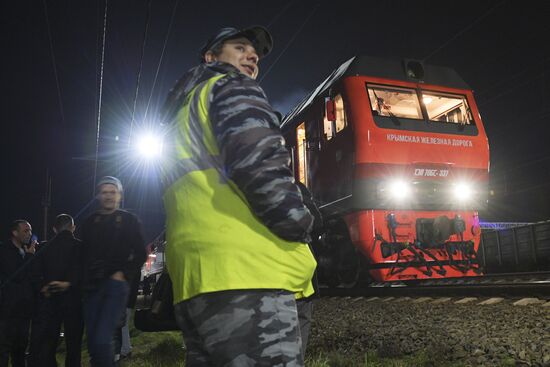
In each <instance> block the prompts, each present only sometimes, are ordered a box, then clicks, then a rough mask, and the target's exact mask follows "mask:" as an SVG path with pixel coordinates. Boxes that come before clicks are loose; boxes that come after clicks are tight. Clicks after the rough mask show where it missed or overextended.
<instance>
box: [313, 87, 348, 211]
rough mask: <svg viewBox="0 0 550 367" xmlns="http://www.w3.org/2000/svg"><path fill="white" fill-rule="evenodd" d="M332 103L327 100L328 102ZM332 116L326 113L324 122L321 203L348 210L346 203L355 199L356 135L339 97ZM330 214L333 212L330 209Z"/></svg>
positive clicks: (321, 160)
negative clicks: (354, 139) (354, 143)
mask: <svg viewBox="0 0 550 367" xmlns="http://www.w3.org/2000/svg"><path fill="white" fill-rule="evenodd" d="M327 102H330V100H328V101H325V103H327ZM331 103H332V107H331V109H332V113H330V112H329V111H327V110H325V114H324V116H323V123H322V128H323V129H322V132H323V134H322V137H323V138H322V141H321V144H320V146H321V149H320V152H319V167H320V168H321V169H320V171H322V172H321V174H320V175H319V181H321V182H322V185H323V186H322V187H323V192H322V194H321V197H320V200H321V201H322V202H324V203H326V204H328V205H329V206H330V203H337V204H335V205H334V208H333V209H334V210H335V211H341V210H345V206H346V203H345V202H343V200H345V199H348V198H350V197H351V192H352V173H353V152H354V147H353V133H352V131H351V127H350V126H349V123H348V121H347V116H346V112H345V110H344V100H343V98H342V96H341V95H340V94H337V95H336V96H335V97H334V99H333V100H332V102H331ZM326 210H327V211H329V212H332V209H330V208H329V207H327V208H326Z"/></svg>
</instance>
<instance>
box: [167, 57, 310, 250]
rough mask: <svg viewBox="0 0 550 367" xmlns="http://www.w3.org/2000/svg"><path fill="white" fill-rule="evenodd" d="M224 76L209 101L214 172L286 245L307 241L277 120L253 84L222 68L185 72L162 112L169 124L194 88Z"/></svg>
mask: <svg viewBox="0 0 550 367" xmlns="http://www.w3.org/2000/svg"><path fill="white" fill-rule="evenodd" d="M220 74H226V75H225V76H224V77H222V78H221V79H219V80H218V81H217V82H216V84H215V85H214V87H213V89H212V91H211V95H210V96H209V101H210V105H209V106H210V107H209V111H208V112H209V118H210V121H211V124H212V130H213V132H214V135H215V139H216V141H217V144H218V147H219V151H220V162H221V164H220V167H219V171H220V174H221V175H222V177H226V178H228V179H230V180H231V181H233V182H234V183H235V184H236V186H237V187H238V189H239V190H240V191H241V192H242V193H243V194H244V196H245V198H246V200H247V202H248V205H249V207H250V208H251V210H252V212H253V213H254V214H255V215H256V216H257V217H258V218H259V219H260V221H261V222H262V223H264V224H265V225H266V226H267V227H268V228H269V229H270V230H271V231H272V232H273V233H275V234H276V235H277V236H279V237H280V238H282V239H284V240H287V241H298V242H309V241H310V237H309V233H310V231H311V228H312V225H313V220H314V219H313V216H312V215H311V213H310V212H309V210H308V209H307V208H306V207H305V206H304V203H303V199H302V195H301V193H300V190H299V189H298V187H297V186H296V184H295V181H294V177H293V175H292V172H291V169H290V155H289V153H288V150H287V149H286V147H285V142H284V138H283V136H282V135H281V132H280V129H279V123H280V122H279V119H278V117H277V115H276V114H275V113H274V111H273V109H272V107H271V105H270V104H269V102H268V100H267V97H266V95H265V93H264V91H263V90H262V88H260V86H259V85H258V83H257V82H256V81H255V80H254V79H251V78H249V77H248V76H246V75H244V74H242V73H240V72H239V71H238V69H237V68H235V67H233V66H232V65H229V64H226V63H219V62H215V63H212V64H201V65H199V66H197V67H195V68H193V69H191V70H189V71H188V72H187V73H186V74H185V75H184V76H183V77H182V78H181V79H180V80H179V81H178V82H177V83H176V85H175V87H174V88H173V89H172V90H171V91H170V94H169V96H168V100H167V102H166V105H165V108H164V111H165V114H166V115H165V116H166V118H167V119H168V121H171V122H172V121H174V120H175V118H176V114H177V113H178V111H179V110H180V109H181V107H182V106H183V103H184V100H185V97H186V95H187V94H188V93H189V92H190V91H191V90H192V89H193V88H194V87H195V86H196V85H198V84H199V83H201V82H203V81H205V80H207V79H210V78H212V77H214V76H216V75H220Z"/></svg>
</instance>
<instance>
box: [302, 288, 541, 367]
mask: <svg viewBox="0 0 550 367" xmlns="http://www.w3.org/2000/svg"><path fill="white" fill-rule="evenodd" d="M458 300H459V299H450V300H449V299H447V300H439V303H438V300H437V299H433V300H431V299H425V300H420V299H407V298H404V299H399V298H397V299H390V300H383V299H374V300H373V299H367V298H355V299H352V298H336V297H335V298H320V299H317V300H316V301H315V304H314V312H313V322H312V327H311V334H310V339H309V346H308V354H309V355H317V354H319V353H338V354H343V355H346V356H348V357H351V358H355V357H356V360H357V361H358V363H359V361H362V360H363V358H364V355H365V353H367V351H376V353H377V354H378V355H379V356H380V357H385V358H399V357H402V356H406V355H411V354H416V353H425V354H426V355H428V356H430V358H433V359H434V360H435V361H437V360H440V361H450V362H453V361H454V362H463V363H464V365H465V366H468V365H471V366H502V365H503V364H507V365H509V363H513V364H512V365H514V364H515V365H517V366H545V367H550V307H543V306H542V305H541V304H531V305H527V306H514V305H513V304H512V303H513V301H510V300H504V301H503V302H499V303H496V304H484V305H480V304H479V303H481V302H483V301H484V300H483V299H479V300H475V301H471V302H467V303H464V304H457V303H456V301H458ZM460 364H461V363H460Z"/></svg>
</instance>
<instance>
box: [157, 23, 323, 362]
mask: <svg viewBox="0 0 550 367" xmlns="http://www.w3.org/2000/svg"><path fill="white" fill-rule="evenodd" d="M271 48H272V38H271V35H270V34H269V32H268V31H267V30H266V29H265V28H263V27H259V26H255V27H251V28H248V29H244V30H237V29H235V28H223V29H221V30H220V31H219V32H217V33H216V34H215V35H214V36H213V37H211V38H210V39H209V40H208V41H207V43H206V45H205V46H204V47H203V48H202V50H201V54H200V55H201V64H200V65H198V66H196V67H194V68H193V69H191V70H189V71H188V72H187V73H186V74H185V75H184V76H183V78H181V79H180V81H179V82H178V83H177V84H176V86H175V87H174V88H173V89H172V91H171V93H170V95H169V98H168V101H167V113H168V116H169V120H170V122H171V127H172V129H173V130H171V134H170V135H169V136H170V137H172V138H173V141H172V142H171V143H169V145H168V146H169V159H168V161H167V162H166V165H165V167H164V169H163V181H164V185H165V192H164V204H165V209H166V215H167V222H166V233H167V242H168V246H167V250H166V262H167V268H168V273H169V274H170V277H171V279H172V283H173V291H174V303H175V311H176V318H177V320H178V323H179V325H180V327H181V329H182V331H183V334H184V338H185V343H186V345H187V364H188V365H193V366H194V365H231V366H237V365H238V366H241V365H262V366H272V365H282V364H287V363H289V364H292V365H295V366H301V365H303V358H302V355H301V337H300V330H299V326H298V315H297V309H296V298H301V297H307V296H309V295H311V294H312V293H313V287H312V283H311V279H312V275H313V272H314V269H315V266H316V263H315V259H314V258H313V255H312V253H311V251H310V249H309V248H308V246H307V245H306V243H307V242H308V241H309V240H310V238H309V232H310V231H311V227H312V223H313V217H312V215H311V213H310V212H309V211H308V209H307V208H306V207H305V206H304V203H303V200H302V196H301V194H300V191H299V189H298V187H297V186H296V185H295V183H294V178H293V176H292V173H291V170H290V156H289V154H288V151H287V150H286V148H285V146H284V139H283V137H282V135H281V132H280V130H279V121H278V118H277V116H276V114H275V112H274V111H273V109H272V107H271V105H270V104H269V102H268V101H267V98H266V96H265V94H264V92H263V90H262V89H261V88H260V86H259V85H258V83H257V82H256V80H255V79H256V77H257V76H258V70H259V69H258V61H259V59H260V58H262V57H264V56H266V55H267V54H268V53H269V52H270V50H271Z"/></svg>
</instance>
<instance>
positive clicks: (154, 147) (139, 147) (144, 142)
mask: <svg viewBox="0 0 550 367" xmlns="http://www.w3.org/2000/svg"><path fill="white" fill-rule="evenodd" d="M136 151H137V153H138V154H139V156H140V157H141V158H144V159H147V160H152V159H157V158H159V157H160V156H161V155H162V138H161V137H160V136H158V135H155V134H153V133H144V134H143V135H141V136H139V137H138V138H137V139H136Z"/></svg>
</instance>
